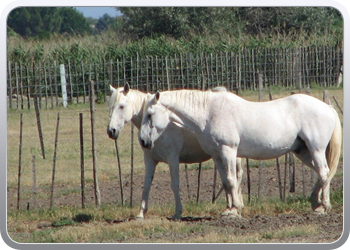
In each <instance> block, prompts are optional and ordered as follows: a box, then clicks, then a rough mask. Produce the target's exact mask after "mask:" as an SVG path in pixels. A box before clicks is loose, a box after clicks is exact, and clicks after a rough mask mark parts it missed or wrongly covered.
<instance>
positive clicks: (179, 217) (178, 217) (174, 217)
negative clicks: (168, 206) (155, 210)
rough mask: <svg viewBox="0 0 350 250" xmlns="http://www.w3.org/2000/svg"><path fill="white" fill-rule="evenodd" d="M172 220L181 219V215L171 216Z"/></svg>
mask: <svg viewBox="0 0 350 250" xmlns="http://www.w3.org/2000/svg"><path fill="white" fill-rule="evenodd" d="M171 220H172V221H181V216H175V215H174V216H173V217H172V218H171Z"/></svg>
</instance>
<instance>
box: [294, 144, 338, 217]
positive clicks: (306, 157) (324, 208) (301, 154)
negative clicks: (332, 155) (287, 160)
mask: <svg viewBox="0 0 350 250" xmlns="http://www.w3.org/2000/svg"><path fill="white" fill-rule="evenodd" d="M294 154H295V155H296V156H297V157H298V158H299V159H300V160H301V161H302V162H303V163H304V164H305V165H307V166H309V167H310V168H312V169H313V170H314V171H315V172H316V173H317V175H318V180H317V182H316V183H315V185H314V188H313V191H312V193H311V206H312V209H313V210H314V211H315V212H316V213H324V212H328V211H330V209H331V204H330V199H329V192H330V190H329V189H330V182H329V180H328V178H327V177H328V173H329V169H328V165H327V161H326V158H325V152H324V150H318V151H315V152H314V153H313V154H312V155H311V153H310V151H309V149H308V148H307V147H306V146H304V147H303V148H302V149H301V150H299V151H298V152H294ZM321 191H322V200H321V203H320V196H321Z"/></svg>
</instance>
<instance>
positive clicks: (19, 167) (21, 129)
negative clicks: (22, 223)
mask: <svg viewBox="0 0 350 250" xmlns="http://www.w3.org/2000/svg"><path fill="white" fill-rule="evenodd" d="M22 135H23V114H21V115H20V122H19V152H18V189H17V209H19V208H20V202H21V175H22Z"/></svg>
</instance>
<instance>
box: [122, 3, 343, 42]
mask: <svg viewBox="0 0 350 250" xmlns="http://www.w3.org/2000/svg"><path fill="white" fill-rule="evenodd" d="M117 9H118V10H119V11H121V12H122V13H123V30H124V31H125V32H126V33H128V34H131V35H134V36H136V37H139V38H140V37H145V36H159V35H160V34H164V35H170V36H173V37H175V38H179V37H186V36H188V35H190V34H199V35H202V34H207V35H213V34H218V35H221V34H227V35H231V36H235V35H237V34H239V33H240V32H243V33H246V34H249V35H259V34H274V33H276V32H286V33H287V34H288V33H289V32H291V31H293V32H295V31H297V32H298V31H301V30H303V31H305V32H307V33H316V34H318V33H323V32H324V29H325V28H330V29H332V30H333V29H334V28H336V29H338V30H342V18H341V15H340V13H339V12H338V11H337V10H336V9H334V8H329V7H141V8H140V7H120V8H117Z"/></svg>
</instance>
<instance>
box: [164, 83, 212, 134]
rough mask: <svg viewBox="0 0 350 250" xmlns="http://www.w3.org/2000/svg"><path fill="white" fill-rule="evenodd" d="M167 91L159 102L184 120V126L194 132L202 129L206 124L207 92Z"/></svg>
mask: <svg viewBox="0 0 350 250" xmlns="http://www.w3.org/2000/svg"><path fill="white" fill-rule="evenodd" d="M168 93H169V94H166V95H164V96H163V97H164V98H163V99H161V103H162V104H163V105H164V106H165V107H167V108H168V109H169V111H170V112H173V113H174V114H175V115H176V116H178V117H179V118H180V119H181V120H182V121H183V122H184V126H185V127H187V128H188V129H190V130H192V131H194V132H200V131H203V130H204V128H205V126H206V114H207V100H208V94H209V93H207V92H196V91H190V90H182V91H179V92H178V93H176V91H174V92H173V93H171V92H168ZM201 94H203V95H202V96H201ZM184 100H185V101H184Z"/></svg>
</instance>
